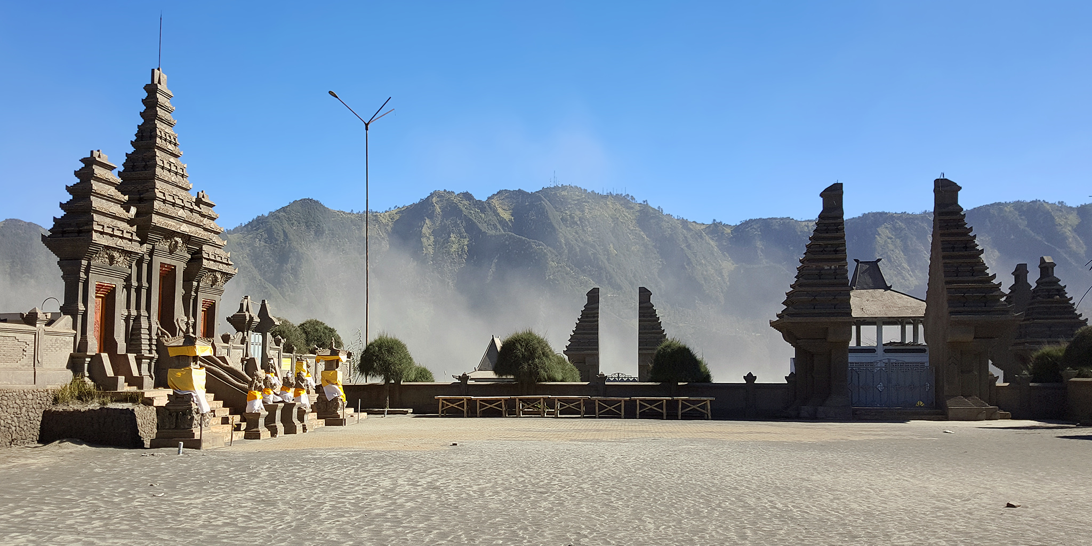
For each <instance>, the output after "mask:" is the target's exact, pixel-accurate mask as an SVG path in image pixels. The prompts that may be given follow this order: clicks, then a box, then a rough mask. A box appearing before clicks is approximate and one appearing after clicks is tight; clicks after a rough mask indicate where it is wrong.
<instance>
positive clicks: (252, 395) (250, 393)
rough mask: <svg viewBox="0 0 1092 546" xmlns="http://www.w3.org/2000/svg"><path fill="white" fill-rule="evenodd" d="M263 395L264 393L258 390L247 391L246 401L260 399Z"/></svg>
mask: <svg viewBox="0 0 1092 546" xmlns="http://www.w3.org/2000/svg"><path fill="white" fill-rule="evenodd" d="M261 397H262V393H260V392H258V391H246V401H247V402H253V401H255V400H259V399H261ZM236 411H238V410H236Z"/></svg>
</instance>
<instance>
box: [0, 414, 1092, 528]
mask: <svg viewBox="0 0 1092 546" xmlns="http://www.w3.org/2000/svg"><path fill="white" fill-rule="evenodd" d="M1089 440H1092V429H1090V428H1080V427H1074V426H1070V425H1064V424H1052V423H1044V422H1038V421H1007V420H1002V421H992V422H944V421H911V422H906V423H871V422H847V423H816V422H810V423H807V422H776V421H769V422H758V421H671V420H668V421H662V420H644V419H642V420H624V421H623V420H605V419H603V420H596V419H583V420H581V419H574V418H562V419H553V418H491V419H490V418H484V419H475V418H469V419H465V418H446V417H445V418H438V417H433V416H429V417H407V416H390V417H386V418H384V417H381V416H370V417H369V418H367V419H365V420H362V421H360V422H359V423H358V424H353V425H351V426H347V427H326V428H322V429H319V430H317V431H314V432H312V433H308V434H304V435H296V436H286V437H282V438H276V439H273V440H267V441H237V442H236V443H235V444H234V446H232V447H226V448H223V449H215V450H207V451H193V450H186V451H185V452H184V453H183V454H182V455H178V454H177V453H176V450H172V449H157V450H123V449H114V448H102V447H92V446H87V445H83V444H80V443H73V442H64V441H62V442H56V443H53V444H49V445H44V446H36V447H22V448H12V449H6V450H2V451H0V484H2V485H3V488H2V490H3V495H0V542H2V543H4V544H165V543H179V544H182V543H185V544H243V543H247V544H273V543H282V544H407V545H421V544H445V543H446V544H550V545H568V544H573V545H581V544H583V545H599V544H733V543H753V544H1050V545H1055V544H1089V543H1092V516H1090V514H1092V487H1090V486H1089V484H1090V483H1092V470H1090V469H1089V465H1088V461H1089V458H1090V454H1092V441H1089ZM1007 503H1012V504H1015V505H1019V506H1018V507H1006V504H1007Z"/></svg>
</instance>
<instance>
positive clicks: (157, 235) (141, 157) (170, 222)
mask: <svg viewBox="0 0 1092 546" xmlns="http://www.w3.org/2000/svg"><path fill="white" fill-rule="evenodd" d="M144 91H145V92H146V93H147V94H148V95H147V97H145V98H144V101H143V103H144V111H142V112H141V113H140V117H141V118H143V121H142V122H141V124H140V125H139V126H138V127H137V132H136V137H135V138H134V140H133V141H132V145H133V151H132V152H130V153H129V154H128V155H127V156H126V157H125V163H124V164H123V165H122V167H123V170H122V171H121V174H120V177H121V180H122V183H121V185H120V186H119V187H118V189H119V190H120V191H121V192H122V193H123V194H125V195H126V196H127V197H128V199H129V204H130V205H132V206H134V207H135V209H136V215H135V217H134V224H135V225H136V228H137V233H138V234H139V235H140V237H141V239H143V240H145V241H146V242H149V243H152V244H155V243H157V242H159V241H160V240H163V239H177V241H176V242H175V243H174V244H173V245H172V246H173V247H174V248H175V249H176V250H177V252H179V253H189V254H196V253H198V252H199V253H200V254H199V255H195V256H194V257H195V258H198V259H200V261H201V264H200V265H201V267H202V268H204V269H206V270H214V271H220V272H222V273H225V274H227V275H229V276H230V275H234V274H235V271H236V270H235V268H234V267H233V266H232V263H231V259H230V256H229V255H228V253H227V252H225V251H224V250H223V248H224V244H225V242H224V240H223V239H222V238H221V237H220V234H221V233H222V232H223V231H224V229H223V228H221V227H220V226H219V225H217V224H216V218H218V215H217V214H216V213H215V212H213V210H212V209H213V207H214V206H215V204H214V203H213V202H212V201H211V200H210V199H209V198H208V195H207V194H205V192H203V191H202V192H198V194H197V195H196V196H194V195H192V194H191V193H190V189H191V188H192V187H193V185H192V184H190V181H189V175H188V174H187V172H186V164H185V163H182V162H181V161H179V158H180V157H181V156H182V150H181V149H180V148H179V147H178V135H177V134H175V132H174V125H175V120H174V118H173V117H171V113H173V112H174V106H172V105H171V102H170V99H171V98H172V97H173V96H174V95H173V93H171V91H170V90H169V89H168V88H167V76H166V75H165V74H163V72H161V71H160V70H159V69H158V68H156V69H152V81H151V83H149V84H147V85H145V86H144ZM182 246H185V247H186V250H182V249H180V247H182ZM172 252H174V251H172Z"/></svg>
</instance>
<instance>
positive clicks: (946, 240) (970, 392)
mask: <svg viewBox="0 0 1092 546" xmlns="http://www.w3.org/2000/svg"><path fill="white" fill-rule="evenodd" d="M959 190H960V187H959V185H958V184H956V183H955V182H952V181H951V180H948V179H946V178H938V179H936V180H935V181H934V189H933V194H934V201H935V204H934V208H933V241H932V247H931V251H930V256H929V285H928V289H927V291H926V297H925V301H926V305H927V308H926V314H925V341H926V343H928V344H929V363H930V365H931V366H932V367H933V371H934V373H935V375H936V383H935V384H936V406H937V407H938V408H941V409H944V410H945V411H947V414H948V419H951V420H976V419H997V418H998V417H999V414H998V409H997V407H996V406H992V405H990V404H989V403H987V402H986V401H987V400H989V399H990V372H989V358H988V352H989V350H990V348H991V346H994V345H995V344H996V343H997V340H998V339H999V338H1002V337H1004V336H1005V335H1006V333H1008V332H1010V331H1011V330H1012V329H1013V328H1014V327H1015V326H1016V321H1017V317H1016V316H1015V315H1014V314H1013V305H1012V304H1010V303H1007V302H1006V301H1005V293H1004V292H1002V291H1001V284H1000V283H998V282H994V278H995V276H994V275H991V274H990V272H989V271H988V270H987V268H986V263H985V262H983V261H982V249H981V248H979V246H978V243H977V241H976V240H975V239H976V238H975V236H974V235H973V234H972V233H971V227H970V226H968V225H967V219H966V215H965V214H964V212H963V207H961V206H959Z"/></svg>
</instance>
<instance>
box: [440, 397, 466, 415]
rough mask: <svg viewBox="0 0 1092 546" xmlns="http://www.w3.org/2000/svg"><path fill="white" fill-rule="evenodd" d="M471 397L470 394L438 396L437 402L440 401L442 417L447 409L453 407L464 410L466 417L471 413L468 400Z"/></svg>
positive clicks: (453, 408)
mask: <svg viewBox="0 0 1092 546" xmlns="http://www.w3.org/2000/svg"><path fill="white" fill-rule="evenodd" d="M471 398H472V397H470V396H437V397H436V402H438V403H439V406H440V408H439V411H438V413H439V414H440V417H443V416H444V410H447V409H452V410H456V411H459V410H462V412H463V417H466V416H467V414H468V413H469V404H468V402H469V401H470V399H471Z"/></svg>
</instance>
